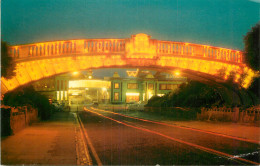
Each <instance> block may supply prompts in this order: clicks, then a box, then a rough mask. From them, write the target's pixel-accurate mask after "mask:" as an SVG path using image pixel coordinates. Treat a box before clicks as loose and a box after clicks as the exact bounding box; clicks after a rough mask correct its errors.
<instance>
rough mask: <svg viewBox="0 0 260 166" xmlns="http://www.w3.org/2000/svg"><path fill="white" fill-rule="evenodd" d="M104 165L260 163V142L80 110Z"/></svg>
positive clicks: (94, 156) (102, 111)
mask: <svg viewBox="0 0 260 166" xmlns="http://www.w3.org/2000/svg"><path fill="white" fill-rule="evenodd" d="M80 117H81V120H82V122H83V124H84V127H85V130H86V132H87V134H88V137H89V140H90V142H91V144H92V145H93V148H94V150H95V151H96V155H93V154H92V158H98V160H100V162H101V163H102V164H103V165H157V164H159V165H191V164H193V165H194V164H196V165H243V164H247V165H248V164H254V165H258V163H259V144H258V143H254V142H250V141H249V142H248V141H246V140H240V139H239V138H232V137H226V136H225V135H224V136H223V135H217V134H214V133H206V132H201V131H197V130H194V129H185V128H181V127H177V126H170V125H165V124H163V123H157V122H153V121H144V120H141V119H134V118H130V117H126V116H122V115H121V114H114V113H113V112H109V111H104V110H100V109H95V108H86V109H84V111H83V112H81V113H80ZM94 163H95V161H94Z"/></svg>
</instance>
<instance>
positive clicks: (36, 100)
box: [3, 86, 53, 120]
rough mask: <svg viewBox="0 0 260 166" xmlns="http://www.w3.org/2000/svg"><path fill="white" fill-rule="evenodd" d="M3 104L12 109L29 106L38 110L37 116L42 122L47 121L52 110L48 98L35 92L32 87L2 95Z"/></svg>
mask: <svg viewBox="0 0 260 166" xmlns="http://www.w3.org/2000/svg"><path fill="white" fill-rule="evenodd" d="M3 103H4V105H8V106H12V107H17V106H25V105H31V106H32V107H34V108H37V109H38V116H39V117H40V118H41V119H42V120H47V119H49V118H50V116H51V112H52V110H53V107H52V106H51V104H50V103H49V100H48V98H47V97H46V96H44V95H42V94H40V93H38V92H36V91H35V90H34V89H33V87H32V86H25V87H20V88H18V89H16V90H14V91H11V92H7V93H6V94H5V95H4V98H3Z"/></svg>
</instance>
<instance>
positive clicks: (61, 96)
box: [60, 91, 63, 100]
mask: <svg viewBox="0 0 260 166" xmlns="http://www.w3.org/2000/svg"><path fill="white" fill-rule="evenodd" d="M60 99H61V100H63V91H60Z"/></svg>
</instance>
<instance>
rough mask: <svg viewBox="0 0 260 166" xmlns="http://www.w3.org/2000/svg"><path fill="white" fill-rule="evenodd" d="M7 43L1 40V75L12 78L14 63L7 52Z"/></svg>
mask: <svg viewBox="0 0 260 166" xmlns="http://www.w3.org/2000/svg"><path fill="white" fill-rule="evenodd" d="M7 47H8V44H7V43H6V42H3V41H1V76H3V77H5V78H8V79H9V78H12V77H13V76H15V72H14V70H15V63H14V62H13V58H12V57H11V56H10V55H9V54H8V49H7Z"/></svg>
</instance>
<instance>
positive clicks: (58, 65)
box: [1, 34, 255, 94]
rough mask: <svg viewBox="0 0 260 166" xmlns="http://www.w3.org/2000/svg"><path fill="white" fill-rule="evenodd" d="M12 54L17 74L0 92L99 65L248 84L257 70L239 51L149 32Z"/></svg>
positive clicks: (14, 49)
mask: <svg viewBox="0 0 260 166" xmlns="http://www.w3.org/2000/svg"><path fill="white" fill-rule="evenodd" d="M9 53H10V54H11V55H12V57H14V59H15V62H16V64H17V67H16V76H15V77H13V78H11V79H8V80H7V79H5V78H3V77H2V78H1V89H2V94H4V93H6V92H7V91H10V90H13V89H15V88H16V87H18V86H21V85H24V84H27V83H29V82H32V81H36V80H39V79H42V78H46V77H50V76H53V75H57V74H61V73H67V72H72V71H78V70H86V69H95V68H112V67H113V68H154V69H158V70H160V69H162V70H164V69H165V70H168V71H174V70H176V69H178V70H183V71H186V72H193V74H196V73H200V74H204V75H206V77H215V78H218V79H219V80H223V81H224V80H226V79H228V78H229V77H231V75H232V79H233V80H234V81H235V82H237V83H239V84H240V85H241V86H243V87H245V88H247V87H248V86H249V85H250V82H251V80H252V78H253V77H254V76H255V73H254V71H252V70H251V69H249V68H248V67H246V65H245V64H244V63H243V53H242V52H241V51H237V50H232V49H226V48H220V47H213V46H208V45H199V44H193V43H184V42H174V41H161V40H156V39H151V38H150V36H148V35H146V34H137V35H132V36H131V38H127V39H77V40H66V41H51V42H42V43H33V44H26V45H16V46H10V47H9Z"/></svg>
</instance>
